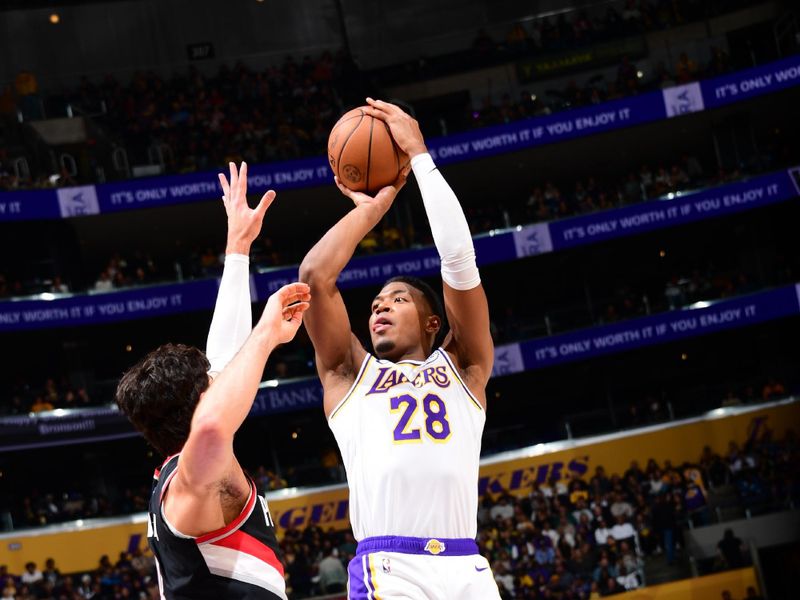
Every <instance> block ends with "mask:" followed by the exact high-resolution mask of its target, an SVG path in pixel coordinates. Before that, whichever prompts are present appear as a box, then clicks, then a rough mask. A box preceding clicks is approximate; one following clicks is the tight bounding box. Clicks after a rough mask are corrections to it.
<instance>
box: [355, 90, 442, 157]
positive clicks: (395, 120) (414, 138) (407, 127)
mask: <svg viewBox="0 0 800 600" xmlns="http://www.w3.org/2000/svg"><path fill="white" fill-rule="evenodd" d="M367 104H369V106H370V108H369V109H368V110H366V111H365V112H367V114H369V115H370V116H372V117H375V118H376V119H380V120H381V121H383V122H385V123H386V124H387V125H388V126H389V130H390V131H391V132H392V137H393V138H394V141H395V142H396V143H397V145H398V146H399V147H400V149H401V150H402V151H403V152H405V153H406V154H407V155H408V158H409V159H412V158H414V157H415V156H416V155H417V154H424V153H425V152H427V151H428V148H427V147H426V146H425V138H423V137H422V132H421V131H420V129H419V123H417V120H416V119H415V118H414V117H412V116H411V115H409V114H408V113H407V112H406V111H404V110H403V109H402V108H400V107H399V106H397V105H396V104H392V103H390V102H384V101H383V100H373V99H372V98H367Z"/></svg>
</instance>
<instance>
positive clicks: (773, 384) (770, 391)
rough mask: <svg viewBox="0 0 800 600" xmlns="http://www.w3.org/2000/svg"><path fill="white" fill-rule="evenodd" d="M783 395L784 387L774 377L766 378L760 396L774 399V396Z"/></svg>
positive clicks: (784, 393)
mask: <svg viewBox="0 0 800 600" xmlns="http://www.w3.org/2000/svg"><path fill="white" fill-rule="evenodd" d="M785 395H786V388H785V387H784V385H783V384H782V383H781V382H779V381H778V380H776V379H775V378H774V377H770V378H769V379H767V383H765V384H764V388H763V389H762V390H761V397H762V398H763V399H764V400H774V399H776V398H782V397H783V396H785Z"/></svg>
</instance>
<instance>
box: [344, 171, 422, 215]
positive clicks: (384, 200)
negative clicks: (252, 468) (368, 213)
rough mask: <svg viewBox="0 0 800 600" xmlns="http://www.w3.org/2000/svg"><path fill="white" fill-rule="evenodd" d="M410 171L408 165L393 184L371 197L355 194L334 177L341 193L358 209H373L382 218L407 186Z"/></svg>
mask: <svg viewBox="0 0 800 600" xmlns="http://www.w3.org/2000/svg"><path fill="white" fill-rule="evenodd" d="M409 171H411V167H410V166H409V165H406V166H405V167H404V168H403V170H402V171H400V174H399V175H398V176H397V179H395V180H394V182H393V183H391V184H389V185H387V186H385V187H382V188H381V189H380V190H378V193H377V194H375V195H374V196H370V195H369V194H365V193H364V192H354V191H353V190H351V189H350V188H348V187H347V186H345V185H344V184H343V183H342V182H341V181H339V178H338V177H334V178H333V180H334V181H335V182H336V187H338V188H339V191H340V192H342V194H344V195H345V196H347V197H348V198H350V200H352V201H353V204H355V205H356V206H357V207H362V206H363V207H368V208H372V209H374V210H376V211H378V212H379V213H380V216H383V215H384V214H386V212H387V211H388V210H389V209H390V208H391V206H392V202H394V199H395V198H396V197H397V194H398V192H400V190H402V189H403V186H404V185H405V184H406V179H408V173H409Z"/></svg>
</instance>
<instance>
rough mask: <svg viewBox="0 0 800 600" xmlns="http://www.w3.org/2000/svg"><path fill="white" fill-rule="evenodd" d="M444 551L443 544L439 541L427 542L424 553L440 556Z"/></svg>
mask: <svg viewBox="0 0 800 600" xmlns="http://www.w3.org/2000/svg"><path fill="white" fill-rule="evenodd" d="M444 550H445V548H444V544H443V543H442V542H440V541H439V540H428V543H427V544H425V552H430V553H431V554H433V555H434V556H436V555H437V554H441V553H442V552H444Z"/></svg>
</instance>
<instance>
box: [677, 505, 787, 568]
mask: <svg viewBox="0 0 800 600" xmlns="http://www.w3.org/2000/svg"><path fill="white" fill-rule="evenodd" d="M726 529H732V530H733V533H734V534H735V535H736V537H738V538H739V539H740V540H742V541H744V542H751V543H753V544H754V545H755V546H756V547H757V548H765V547H767V546H777V545H780V544H788V543H790V542H794V541H797V540H800V510H792V511H784V512H779V513H772V514H768V515H762V516H759V517H755V518H753V519H740V520H738V521H728V522H727V523H720V524H719V525H709V526H708V527H700V528H698V529H692V530H690V531H689V532H688V533H687V535H686V543H687V545H688V547H689V551H690V552H691V553H692V554H693V555H694V556H696V557H698V558H706V557H710V556H714V555H715V554H716V553H717V543H718V542H719V541H720V540H721V539H722V536H723V534H724V533H725V530H726Z"/></svg>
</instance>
